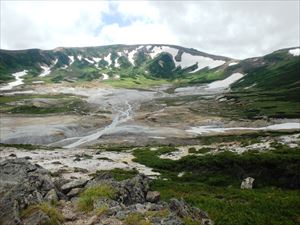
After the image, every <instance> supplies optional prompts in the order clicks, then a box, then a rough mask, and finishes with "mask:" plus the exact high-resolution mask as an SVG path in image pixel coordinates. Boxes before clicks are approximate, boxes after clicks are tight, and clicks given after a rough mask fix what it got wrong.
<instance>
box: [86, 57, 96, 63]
mask: <svg viewBox="0 0 300 225" xmlns="http://www.w3.org/2000/svg"><path fill="white" fill-rule="evenodd" d="M84 60H85V61H87V62H89V63H91V64H94V63H95V62H94V61H92V60H90V59H88V58H84Z"/></svg>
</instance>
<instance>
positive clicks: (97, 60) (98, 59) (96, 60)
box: [93, 57, 101, 63]
mask: <svg viewBox="0 0 300 225" xmlns="http://www.w3.org/2000/svg"><path fill="white" fill-rule="evenodd" d="M93 60H94V61H95V62H96V63H98V62H99V61H100V60H101V58H98V57H93Z"/></svg>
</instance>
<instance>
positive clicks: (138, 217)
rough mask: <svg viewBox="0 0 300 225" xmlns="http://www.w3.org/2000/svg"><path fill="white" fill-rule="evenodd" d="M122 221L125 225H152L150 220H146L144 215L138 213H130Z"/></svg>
mask: <svg viewBox="0 0 300 225" xmlns="http://www.w3.org/2000/svg"><path fill="white" fill-rule="evenodd" d="M124 223H125V224H126V225H152V223H151V222H149V221H147V220H146V219H145V218H144V216H143V215H142V214H140V213H131V214H129V215H128V216H127V217H126V218H125V220H124Z"/></svg>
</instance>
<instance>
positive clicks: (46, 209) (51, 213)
mask: <svg viewBox="0 0 300 225" xmlns="http://www.w3.org/2000/svg"><path fill="white" fill-rule="evenodd" d="M37 211H42V212H43V213H45V214H46V215H47V216H48V217H49V218H50V223H46V224H43V225H58V224H61V223H62V222H63V221H64V217H63V215H62V214H61V213H60V212H59V211H58V210H57V209H56V208H55V207H54V206H52V205H50V204H48V203H41V204H38V205H31V206H29V207H27V208H26V209H25V210H24V211H23V212H21V218H22V219H25V218H27V217H29V216H31V215H32V214H33V213H35V212H37Z"/></svg>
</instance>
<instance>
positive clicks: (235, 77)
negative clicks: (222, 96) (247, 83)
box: [206, 73, 244, 89]
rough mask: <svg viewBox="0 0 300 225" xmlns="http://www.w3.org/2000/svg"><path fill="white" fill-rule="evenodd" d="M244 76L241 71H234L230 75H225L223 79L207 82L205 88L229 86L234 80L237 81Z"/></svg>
mask: <svg viewBox="0 0 300 225" xmlns="http://www.w3.org/2000/svg"><path fill="white" fill-rule="evenodd" d="M243 76H244V74H241V73H234V74H232V75H231V76H229V77H227V78H226V79H224V80H219V81H215V82H212V83H210V84H208V86H207V88H206V89H225V88H229V86H230V85H231V84H233V83H235V82H236V81H238V80H239V79H241V78H242V77H243Z"/></svg>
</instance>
